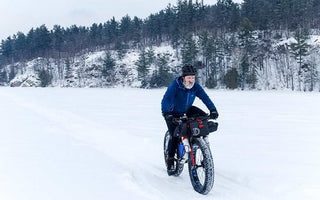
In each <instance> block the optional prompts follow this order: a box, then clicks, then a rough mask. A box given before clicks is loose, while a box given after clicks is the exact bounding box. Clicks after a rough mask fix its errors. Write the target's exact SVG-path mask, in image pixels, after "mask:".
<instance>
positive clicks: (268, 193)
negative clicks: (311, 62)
mask: <svg viewBox="0 0 320 200" xmlns="http://www.w3.org/2000/svg"><path fill="white" fill-rule="evenodd" d="M164 92H165V89H156V90H142V89H129V88H113V89H89V88H82V89H77V88H3V87H2V88H0V110H1V114H2V115H1V117H0V119H1V132H0V199H5V200H43V199H45V200H51V199H52V200H53V199H54V200H56V199H59V200H70V199H77V200H88V199H94V200H102V199H115V198H117V199H133V200H135V199H139V200H140V199H177V198H179V199H184V200H186V199H216V200H239V199H244V200H257V199H259V200H264V199H268V200H270V199H273V200H274V199H279V200H286V199H290V200H295V199H297V200H300V199H308V200H313V199H314V200H315V199H319V198H320V183H319V180H320V160H319V153H320V135H319V133H320V126H319V121H320V115H319V113H320V103H319V102H320V94H319V93H315V92H310V93H302V92H287V91H281V92H280V91H278V92H274V91H268V92H261V91H216V90H207V92H208V94H209V96H210V97H212V98H213V99H214V101H215V104H216V106H217V108H218V110H219V112H220V117H219V120H218V121H219V130H218V131H217V132H215V133H213V134H212V135H211V136H210V145H211V149H212V151H213V156H214V163H215V184H214V187H213V189H212V191H211V192H210V193H209V194H208V195H207V196H203V195H200V194H198V193H196V192H195V191H194V190H193V188H192V186H191V183H190V180H189V176H188V172H187V166H185V171H184V172H183V173H182V175H181V176H180V177H168V176H167V174H166V170H165V166H164V161H163V152H162V145H163V136H164V132H165V130H166V125H165V123H164V120H163V119H162V117H161V113H160V102H161V98H162V96H163V94H164ZM195 105H197V106H199V107H201V108H203V109H205V106H204V105H203V104H202V103H201V102H200V101H196V102H195Z"/></svg>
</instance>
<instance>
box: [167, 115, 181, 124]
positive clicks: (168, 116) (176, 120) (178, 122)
mask: <svg viewBox="0 0 320 200" xmlns="http://www.w3.org/2000/svg"><path fill="white" fill-rule="evenodd" d="M163 117H164V119H165V120H166V121H170V122H172V123H173V124H175V125H179V124H180V123H181V120H180V119H179V118H175V117H174V116H173V115H171V114H163Z"/></svg>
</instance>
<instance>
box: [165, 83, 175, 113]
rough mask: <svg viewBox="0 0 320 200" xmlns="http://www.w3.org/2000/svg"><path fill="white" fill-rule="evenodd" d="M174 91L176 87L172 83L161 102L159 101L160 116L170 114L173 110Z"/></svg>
mask: <svg viewBox="0 0 320 200" xmlns="http://www.w3.org/2000/svg"><path fill="white" fill-rule="evenodd" d="M176 91H177V86H176V82H175V81H173V82H172V83H171V84H170V85H169V87H168V89H167V91H166V93H165V94H164V96H163V98H162V101H161V111H162V114H166V113H170V112H172V111H173V108H174V98H175V95H176Z"/></svg>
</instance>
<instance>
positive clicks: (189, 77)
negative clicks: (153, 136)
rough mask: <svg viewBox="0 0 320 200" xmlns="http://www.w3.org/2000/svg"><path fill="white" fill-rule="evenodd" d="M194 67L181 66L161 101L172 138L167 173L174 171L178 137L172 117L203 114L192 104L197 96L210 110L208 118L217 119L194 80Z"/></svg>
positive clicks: (201, 89) (205, 95)
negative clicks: (179, 74)
mask: <svg viewBox="0 0 320 200" xmlns="http://www.w3.org/2000/svg"><path fill="white" fill-rule="evenodd" d="M195 75H196V69H195V68H194V67H193V66H192V65H184V66H183V67H182V75H181V76H180V77H177V78H175V79H174V81H173V82H172V83H171V84H170V85H169V87H168V88H167V91H166V93H165V94H164V96H163V99H162V101H161V111H162V115H163V117H164V119H165V121H166V124H167V126H168V130H169V132H170V135H171V138H172V140H170V142H169V149H168V150H169V158H168V165H167V172H168V175H169V176H171V175H172V174H173V172H174V169H173V165H174V158H173V157H174V154H175V149H176V148H177V145H178V138H176V137H174V135H173V133H174V130H175V128H176V126H177V125H178V124H176V123H175V122H174V120H173V119H174V118H176V117H181V116H183V115H184V114H186V115H187V116H188V117H190V116H204V115H206V113H205V112H204V111H202V110H201V109H200V108H197V107H195V106H192V104H193V102H194V100H195V97H198V98H200V99H201V100H202V102H203V103H204V104H205V105H206V106H207V108H208V109H209V110H210V118H212V119H217V118H218V116H219V114H218V111H217V109H216V107H215V105H214V104H213V102H212V101H211V99H210V98H209V96H208V95H207V93H206V92H205V91H204V89H203V88H202V87H201V86H200V85H199V84H198V83H197V82H195Z"/></svg>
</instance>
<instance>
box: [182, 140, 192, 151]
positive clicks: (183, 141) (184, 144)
mask: <svg viewBox="0 0 320 200" xmlns="http://www.w3.org/2000/svg"><path fill="white" fill-rule="evenodd" d="M182 143H183V146H184V150H185V152H187V153H189V152H190V151H191V149H190V144H189V141H188V138H187V137H182Z"/></svg>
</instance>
